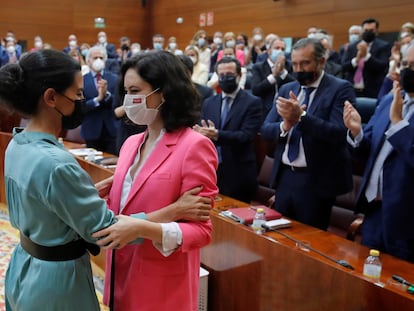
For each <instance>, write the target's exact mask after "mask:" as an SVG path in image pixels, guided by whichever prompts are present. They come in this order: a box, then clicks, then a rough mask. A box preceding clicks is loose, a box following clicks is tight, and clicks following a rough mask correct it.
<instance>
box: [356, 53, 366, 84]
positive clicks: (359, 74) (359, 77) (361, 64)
mask: <svg viewBox="0 0 414 311" xmlns="http://www.w3.org/2000/svg"><path fill="white" fill-rule="evenodd" d="M364 64H365V60H364V59H363V58H361V59H360V60H359V61H358V67H357V69H356V71H355V74H354V84H361V83H362V71H363V70H364Z"/></svg>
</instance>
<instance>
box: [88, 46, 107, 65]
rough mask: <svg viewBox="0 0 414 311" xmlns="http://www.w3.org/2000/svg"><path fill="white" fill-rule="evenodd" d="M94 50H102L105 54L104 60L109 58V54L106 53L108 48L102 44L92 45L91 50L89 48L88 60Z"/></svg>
mask: <svg viewBox="0 0 414 311" xmlns="http://www.w3.org/2000/svg"><path fill="white" fill-rule="evenodd" d="M93 51H100V52H102V54H103V58H104V59H103V60H104V61H106V60H107V59H108V54H107V53H106V49H105V48H104V47H103V46H100V45H94V46H93V47H91V48H90V49H89V50H88V54H86V61H88V60H89V57H90V55H91V52H93Z"/></svg>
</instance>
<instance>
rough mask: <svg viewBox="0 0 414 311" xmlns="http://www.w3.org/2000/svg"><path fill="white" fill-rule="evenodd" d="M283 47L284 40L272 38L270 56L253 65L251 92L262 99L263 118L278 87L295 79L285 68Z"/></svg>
mask: <svg viewBox="0 0 414 311" xmlns="http://www.w3.org/2000/svg"><path fill="white" fill-rule="evenodd" d="M285 48H286V43H285V41H283V40H282V39H279V38H276V39H274V40H273V41H272V42H271V43H270V48H269V51H270V52H269V53H270V57H268V58H267V59H266V60H265V61H263V62H259V63H256V64H254V65H253V76H252V82H251V83H252V92H253V95H256V96H259V97H261V98H262V100H263V118H265V117H266V116H267V113H268V112H269V110H270V109H271V108H272V106H273V103H274V100H275V94H276V93H277V91H278V89H279V88H280V87H281V86H282V85H283V84H285V83H288V82H291V81H293V80H295V78H293V76H291V75H290V74H289V73H288V70H287V62H286V56H285Z"/></svg>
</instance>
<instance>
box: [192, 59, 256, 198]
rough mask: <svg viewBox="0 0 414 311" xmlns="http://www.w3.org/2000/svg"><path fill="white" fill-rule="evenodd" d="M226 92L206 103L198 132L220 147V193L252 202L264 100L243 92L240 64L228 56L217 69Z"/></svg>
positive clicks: (195, 127)
mask: <svg viewBox="0 0 414 311" xmlns="http://www.w3.org/2000/svg"><path fill="white" fill-rule="evenodd" d="M216 68H217V69H216V71H217V75H218V76H219V85H220V87H221V89H222V91H223V92H222V93H221V94H218V95H216V96H213V97H209V98H207V99H206V100H205V101H204V104H203V108H202V111H201V126H200V125H195V126H194V130H196V131H197V132H199V133H201V134H203V135H205V136H207V137H209V138H210V139H211V140H212V141H213V142H214V143H215V145H216V147H217V152H218V157H219V166H218V169H217V182H218V187H219V191H220V193H221V194H223V195H227V196H230V197H232V198H235V199H238V200H240V201H244V202H247V203H250V201H251V200H252V199H253V196H254V195H255V193H256V188H257V181H256V177H257V169H256V153H255V150H254V139H255V137H256V134H257V132H258V131H259V129H260V124H261V120H262V103H261V100H260V98H258V97H255V96H253V95H250V94H249V93H247V92H246V91H244V90H242V89H240V87H239V82H240V78H241V66H240V62H239V61H238V60H237V59H235V58H230V57H224V58H222V59H221V60H219V61H218V63H217V66H216Z"/></svg>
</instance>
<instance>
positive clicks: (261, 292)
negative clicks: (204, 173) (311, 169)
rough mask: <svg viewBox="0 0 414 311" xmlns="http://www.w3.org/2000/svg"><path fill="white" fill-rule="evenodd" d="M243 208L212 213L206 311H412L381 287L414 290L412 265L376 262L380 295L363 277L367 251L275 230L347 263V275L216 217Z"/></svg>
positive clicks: (319, 234) (397, 293)
mask: <svg viewBox="0 0 414 311" xmlns="http://www.w3.org/2000/svg"><path fill="white" fill-rule="evenodd" d="M245 205H246V204H245V203H241V202H237V201H236V200H233V199H229V198H223V200H222V201H218V202H216V209H217V210H216V211H214V212H213V213H212V217H211V218H212V222H213V226H214V230H213V237H212V243H211V244H210V245H208V246H207V247H205V248H203V249H202V251H201V262H202V266H203V267H204V268H205V269H207V270H208V271H209V272H210V275H209V281H208V282H209V288H208V298H209V301H208V305H209V310H213V311H221V310H226V311H229V310H262V311H273V310H287V311H292V310H293V311H297V310H299V311H300V310H315V311H316V310H317V311H323V310H327V311H328V310H329V311H332V310H344V311H349V310H367V311H369V310H414V295H411V294H408V293H406V292H405V291H403V290H402V289H401V288H400V287H398V286H396V285H395V284H394V285H389V284H387V281H388V280H389V279H390V278H391V276H392V274H398V275H400V276H403V277H404V278H406V279H407V280H408V281H411V282H414V265H413V264H410V263H408V262H405V261H402V260H399V259H396V258H394V257H392V256H389V255H386V254H381V260H382V264H383V271H382V276H381V281H382V282H383V283H385V287H380V286H378V285H376V284H374V283H373V282H372V281H370V280H368V279H366V278H365V277H363V275H362V267H363V262H364V260H365V258H366V256H367V255H368V252H369V249H368V248H366V247H364V246H362V245H360V244H357V243H355V242H351V241H348V240H345V239H343V238H341V237H338V236H336V235H333V234H331V233H329V232H325V231H321V230H319V229H316V228H313V227H310V226H306V225H304V224H301V223H298V222H293V225H292V228H289V229H281V231H282V232H284V233H287V234H288V235H290V236H291V237H292V238H294V239H297V240H306V241H309V242H310V244H311V247H313V248H315V249H317V250H318V251H320V252H322V253H323V254H326V255H328V256H330V257H332V258H335V259H338V260H339V259H343V260H346V261H348V262H349V263H350V264H351V265H352V266H353V267H354V268H355V270H354V271H352V270H348V269H346V268H344V267H342V266H340V265H339V264H337V263H334V262H332V261H329V260H327V259H326V258H324V257H323V256H321V255H318V254H316V253H314V252H312V251H310V252H305V251H302V250H300V249H299V248H297V247H296V243H295V242H294V241H292V240H290V239H288V238H286V237H284V236H282V235H279V234H277V233H274V232H270V233H266V234H265V235H264V236H260V235H256V234H255V233H254V232H252V231H251V229H250V228H248V227H247V226H244V225H241V224H238V223H236V222H234V221H232V220H230V219H227V218H225V217H222V216H220V215H218V212H219V211H220V210H223V209H227V208H229V207H233V206H245Z"/></svg>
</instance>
